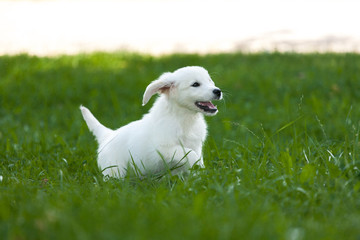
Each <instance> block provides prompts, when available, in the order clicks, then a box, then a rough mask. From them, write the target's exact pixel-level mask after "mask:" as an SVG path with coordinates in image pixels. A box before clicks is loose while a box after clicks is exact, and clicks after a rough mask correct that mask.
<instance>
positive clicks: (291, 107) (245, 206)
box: [0, 53, 360, 240]
mask: <svg viewBox="0 0 360 240" xmlns="http://www.w3.org/2000/svg"><path fill="white" fill-rule="evenodd" d="M186 65H201V66H204V67H205V68H207V69H208V70H209V72H210V74H211V75H212V77H213V79H214V81H215V82H216V83H217V86H219V87H220V88H222V89H223V90H224V92H225V99H224V101H222V102H219V103H218V104H217V105H218V108H219V110H220V112H219V113H218V115H216V116H215V117H212V118H207V121H208V125H209V137H208V140H207V142H206V143H205V146H204V149H203V150H204V158H205V164H206V166H207V167H206V168H205V169H194V170H193V171H192V172H191V173H190V174H189V176H187V177H185V178H180V177H177V176H169V175H167V176H165V177H163V178H162V179H160V180H153V179H144V180H139V179H136V178H128V179H125V180H117V179H110V180H109V181H104V180H103V177H102V175H101V172H100V171H99V169H98V168H97V165H96V142H95V140H94V139H93V137H92V135H91V134H90V133H89V131H88V130H87V127H86V125H85V123H84V122H83V120H82V117H81V114H80V112H79V109H78V107H79V105H80V104H83V105H85V106H87V107H89V108H90V109H91V110H92V111H93V113H94V114H95V115H96V116H97V117H98V118H99V120H100V121H101V122H102V123H104V124H105V125H106V126H109V127H112V128H117V127H119V126H121V125H123V124H126V123H128V122H130V121H133V120H136V119H139V118H140V117H141V116H142V115H143V114H144V113H146V112H147V110H148V109H149V108H150V106H151V104H152V102H153V101H154V100H151V102H150V104H149V105H146V106H145V107H141V97H142V94H143V91H144V89H145V87H146V86H147V84H148V83H149V82H150V81H152V80H154V79H155V78H157V77H158V76H159V75H160V74H161V73H162V72H165V71H173V70H175V69H177V68H179V67H182V66H186ZM359 131H360V55H356V54H305V55H304V54H278V53H273V54H266V53H263V54H252V55H244V54H223V55H206V56H198V55H170V56H164V57H152V56H147V55H138V54H129V53H114V54H105V53H96V54H90V55H77V56H61V57H54V58H37V57H30V56H26V55H19V56H12V57H9V56H2V57H0V176H1V177H0V179H1V182H0V239H290V240H300V239H360V170H359V169H360V142H359Z"/></svg>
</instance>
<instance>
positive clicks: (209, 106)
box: [195, 101, 218, 113]
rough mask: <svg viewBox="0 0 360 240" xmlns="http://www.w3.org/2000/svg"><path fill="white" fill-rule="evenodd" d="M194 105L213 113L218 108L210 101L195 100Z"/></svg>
mask: <svg viewBox="0 0 360 240" xmlns="http://www.w3.org/2000/svg"><path fill="white" fill-rule="evenodd" d="M195 105H196V106H197V107H198V108H200V109H201V110H203V111H204V112H207V113H215V112H216V111H217V110H218V109H217V108H216V106H215V105H214V104H212V102H210V101H209V102H195Z"/></svg>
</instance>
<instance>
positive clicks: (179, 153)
mask: <svg viewBox="0 0 360 240" xmlns="http://www.w3.org/2000/svg"><path fill="white" fill-rule="evenodd" d="M167 152H168V153H169V155H167V156H164V155H162V157H163V159H164V160H165V161H166V164H167V165H168V167H169V168H170V170H171V171H172V172H173V173H178V172H181V171H187V170H188V169H189V168H191V167H192V166H193V165H194V164H197V165H200V166H201V167H203V166H204V165H203V160H202V156H199V155H198V154H197V153H196V152H195V151H194V150H192V149H190V148H182V147H174V148H172V149H171V150H170V151H169V150H167ZM160 154H161V152H160Z"/></svg>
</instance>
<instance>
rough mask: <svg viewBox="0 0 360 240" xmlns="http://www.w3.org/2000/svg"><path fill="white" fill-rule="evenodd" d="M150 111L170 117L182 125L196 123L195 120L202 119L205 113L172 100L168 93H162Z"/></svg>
mask: <svg viewBox="0 0 360 240" xmlns="http://www.w3.org/2000/svg"><path fill="white" fill-rule="evenodd" d="M150 112H152V113H156V114H153V115H154V116H162V117H164V118H169V119H171V121H174V120H175V121H178V122H179V123H180V124H181V125H182V126H186V125H189V124H191V125H192V124H194V122H195V121H199V120H200V121H202V120H203V119H204V115H203V114H201V113H199V112H196V111H194V110H190V109H187V108H186V107H183V106H180V105H179V104H178V103H175V102H170V100H169V99H168V98H167V96H166V95H163V94H162V95H160V96H159V97H158V98H157V99H156V101H155V103H154V105H153V107H152V108H151V109H150Z"/></svg>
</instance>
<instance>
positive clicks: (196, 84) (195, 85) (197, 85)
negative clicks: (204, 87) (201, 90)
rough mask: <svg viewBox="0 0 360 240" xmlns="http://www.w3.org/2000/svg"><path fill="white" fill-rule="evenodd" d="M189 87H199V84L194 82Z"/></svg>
mask: <svg viewBox="0 0 360 240" xmlns="http://www.w3.org/2000/svg"><path fill="white" fill-rule="evenodd" d="M191 86H192V87H199V86H200V83H198V82H194V83H193V84H192V85H191Z"/></svg>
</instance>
